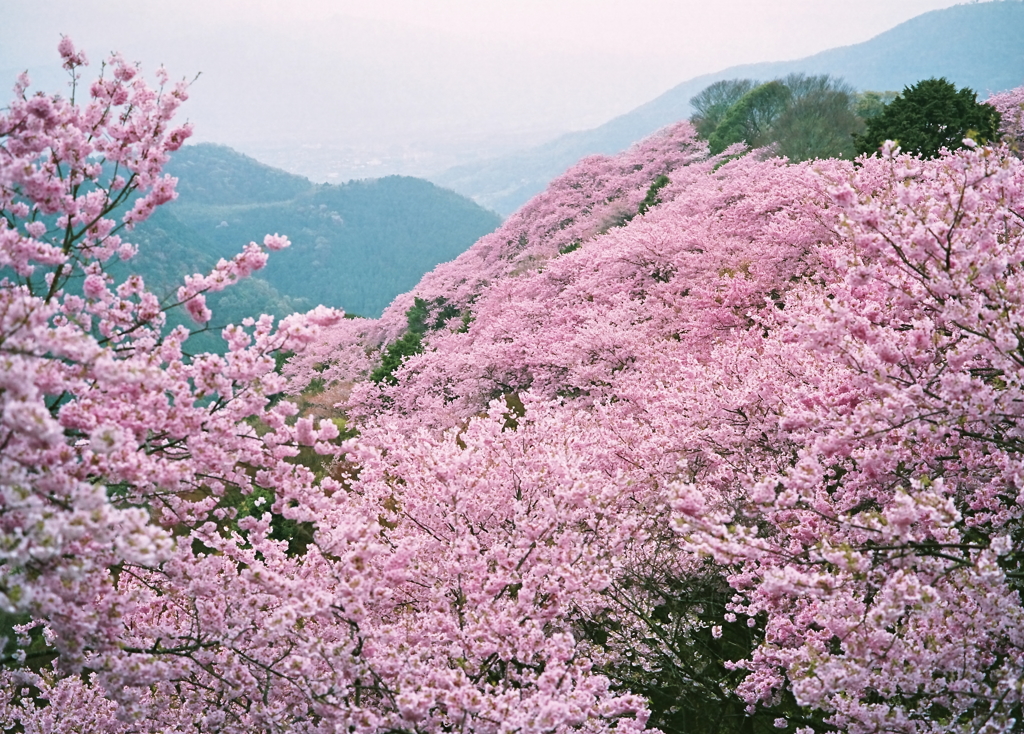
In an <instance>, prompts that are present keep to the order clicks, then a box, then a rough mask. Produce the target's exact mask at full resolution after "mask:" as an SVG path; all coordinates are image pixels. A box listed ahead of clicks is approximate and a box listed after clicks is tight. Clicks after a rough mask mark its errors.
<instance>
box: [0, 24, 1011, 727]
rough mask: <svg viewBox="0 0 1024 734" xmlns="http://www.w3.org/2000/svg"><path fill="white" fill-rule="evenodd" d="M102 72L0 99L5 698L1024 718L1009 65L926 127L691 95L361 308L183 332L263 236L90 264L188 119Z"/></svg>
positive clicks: (442, 723)
mask: <svg viewBox="0 0 1024 734" xmlns="http://www.w3.org/2000/svg"><path fill="white" fill-rule="evenodd" d="M60 50H61V53H62V57H63V59H64V63H65V66H66V68H67V69H68V70H69V71H70V72H71V73H72V74H77V73H80V72H81V69H82V67H83V65H84V64H85V57H84V55H83V54H81V52H79V51H77V50H76V49H75V48H74V46H73V45H72V44H71V42H70V40H68V39H64V41H63V42H62V44H61V49H60ZM105 74H106V76H105V77H104V78H101V79H99V80H98V81H96V82H95V83H94V84H93V85H92V86H90V87H89V89H88V92H87V93H86V92H84V91H81V96H82V97H84V98H86V99H85V100H84V101H82V100H78V101H75V100H69V99H64V98H61V97H48V96H46V95H36V94H31V93H30V92H29V91H28V90H29V86H28V80H27V79H24V78H23V79H21V80H20V81H19V83H18V86H17V87H16V90H15V91H16V98H15V100H14V102H13V103H12V104H11V106H10V107H9V108H8V109H7V110H5V111H4V112H3V114H0V143H2V151H3V154H4V156H2V157H0V209H2V214H3V216H0V255H2V257H3V261H2V265H3V268H4V279H3V280H2V281H0V360H2V362H0V363H2V365H3V369H2V370H0V447H2V448H0V532H2V535H0V539H2V545H0V612H2V617H0V623H2V625H3V627H2V629H0V635H3V637H4V638H5V639H4V646H3V650H2V654H3V658H2V661H0V663H2V664H0V692H2V693H0V724H2V725H3V727H4V728H5V729H6V730H12V731H26V732H167V731H199V732H230V733H237V734H242V733H243V732H245V733H246V734H248V733H249V732H288V733H292V732H316V733H318V734H319V733H324V734H326V733H327V732H339V731H340V732H349V733H352V734H363V733H369V732H374V733H376V732H381V733H383V732H417V733H422V734H427V733H428V732H429V733H431V734H435V733H436V734H440V733H441V732H481V733H484V732H487V733H491V732H494V733H499V732H500V733H501V734H547V733H557V734H569V733H570V732H581V733H585V734H600V733H604V732H622V733H626V732H638V731H641V730H644V729H659V730H661V731H664V732H680V733H682V732H768V731H778V732H801V734H809V733H810V732H829V731H844V732H853V733H857V734H859V733H861V732H863V733H865V734H866V733H867V732H878V731H893V732H948V731H954V732H996V731H1015V730H1019V728H1020V723H1019V722H1020V721H1022V704H1024V692H1022V679H1021V677H1020V675H1021V670H1024V605H1022V600H1021V597H1020V592H1021V587H1022V578H1024V568H1022V565H1021V564H1022V560H1024V527H1022V514H1024V509H1022V507H1024V505H1022V492H1024V421H1022V413H1024V407H1022V406H1024V346H1022V344H1024V343H1022V341H1021V339H1022V338H1024V164H1022V162H1021V160H1020V159H1019V158H1018V157H1017V151H1016V149H1015V147H1014V146H1015V145H1016V143H1017V142H1019V140H1020V138H1021V128H1020V119H1021V118H1020V114H1019V112H1020V110H1021V105H1022V103H1024V95H1022V93H1021V92H1020V91H1018V92H1015V93H1012V94H1008V95H1005V96H1002V97H1000V98H998V99H997V100H994V102H995V103H996V104H997V105H998V106H999V107H1000V110H1001V111H1002V113H1003V119H1004V124H1005V129H1004V131H1003V132H1004V140H1006V141H1007V142H1006V143H1004V144H1001V145H999V146H997V147H978V146H976V145H970V144H969V145H968V147H967V148H966V149H965V150H961V151H957V152H955V153H946V154H944V155H942V156H940V157H939V158H937V159H935V160H922V159H919V158H914V157H908V156H904V155H901V154H900V153H899V152H898V150H896V149H894V148H893V147H892V146H891V145H890V146H887V147H886V148H884V149H883V151H882V154H881V155H880V156H877V157H871V158H862V159H859V160H858V161H856V162H844V161H836V160H824V161H811V162H806V163H802V164H798V165H794V164H790V163H788V162H787V161H785V160H782V159H779V158H772V157H771V156H770V152H767V151H754V152H749V151H745V150H743V149H742V148H741V147H740V146H734V147H733V148H730V149H727V150H726V151H724V152H723V153H722V154H720V155H718V156H710V155H709V153H708V151H707V148H706V145H705V144H704V143H702V142H700V141H698V140H697V139H696V138H695V135H694V132H693V130H692V128H691V127H690V126H689V124H687V123H682V124H679V125H676V126H673V127H670V128H668V129H666V130H664V131H663V132H662V133H660V134H658V135H656V136H654V137H652V138H650V139H648V140H646V141H644V142H643V143H641V144H640V145H638V146H636V147H635V148H633V149H631V150H630V151H628V152H626V153H624V154H622V155H620V156H617V157H614V158H591V159H587V160H584V161H582V162H581V163H580V164H578V165H577V166H576V167H574V168H573V169H571V170H570V171H569V172H568V173H566V174H565V175H564V176H562V177H561V178H559V179H558V180H557V181H556V182H554V184H552V186H551V187H550V188H549V189H548V190H547V191H546V192H545V193H544V194H542V195H540V196H539V197H537V198H536V199H534V200H533V201H532V202H531V203H530V204H528V205H527V206H526V207H524V208H523V209H522V210H521V211H520V212H518V213H517V214H516V215H514V216H513V217H512V218H510V219H509V220H508V221H507V222H506V223H505V225H504V226H503V227H502V228H501V229H500V230H498V231H497V232H496V233H494V234H492V235H488V236H487V237H485V238H483V239H482V240H480V241H479V242H478V243H477V244H476V245H474V247H473V248H471V249H470V250H469V251H468V252H467V253H465V254H464V255H463V256H461V257H460V258H458V259H457V260H455V261H453V262H452V263H449V264H446V265H442V266H440V267H438V268H437V269H435V270H434V271H433V272H432V273H430V274H429V275H428V276H426V277H425V278H424V280H423V281H422V282H421V283H420V285H419V286H418V288H417V289H416V290H414V291H413V292H412V293H410V294H408V295H407V296H403V297H401V298H399V299H398V300H397V301H396V302H395V303H394V304H393V305H392V306H391V308H390V309H389V310H388V311H386V312H385V313H384V315H383V317H382V318H381V319H380V320H376V321H369V320H365V319H353V320H343V319H342V318H341V314H339V313H338V312H334V311H331V310H329V309H324V308H318V309H315V310H314V311H312V312H310V313H309V314H306V315H304V316H298V315H296V316H292V317H289V318H287V319H285V320H283V321H282V322H281V323H280V324H278V325H276V326H275V325H274V324H273V320H272V319H271V318H269V317H262V318H259V319H246V320H245V321H244V322H243V323H242V324H241V325H236V326H231V327H228V328H227V329H225V330H224V331H223V334H222V336H223V338H224V339H225V341H226V342H227V344H228V351H227V353H226V354H224V355H223V356H221V355H216V354H204V355H194V356H189V355H186V354H184V353H183V351H182V348H181V345H182V343H183V342H184V340H185V338H186V337H187V336H188V329H185V328H184V327H178V328H176V329H173V330H170V331H167V329H166V328H165V327H166V316H165V310H166V308H169V307H176V306H181V307H182V308H183V309H184V310H185V311H186V312H187V313H188V314H189V315H190V316H191V318H192V319H193V320H194V321H195V322H196V323H197V324H198V326H197V327H196V328H201V327H202V325H203V324H205V323H207V322H208V321H209V319H210V317H211V314H210V309H209V307H208V305H207V303H206V301H205V296H206V294H208V293H210V292H214V291H220V290H222V289H224V288H226V287H230V285H231V284H233V283H234V282H236V281H238V280H239V279H241V278H244V277H246V276H248V275H249V274H251V273H252V272H254V271H256V270H258V269H259V268H261V267H262V266H263V265H264V264H265V262H266V260H267V258H268V257H272V256H273V255H272V253H271V254H268V253H266V252H264V250H263V248H262V247H260V246H259V245H257V244H255V243H250V244H249V245H247V246H245V247H244V249H243V250H242V252H241V253H240V254H239V255H237V256H236V257H235V258H233V259H232V260H230V261H227V260H222V261H221V262H220V263H218V265H217V266H216V267H215V268H214V269H213V271H212V272H211V273H209V274H196V275H194V276H190V277H188V278H187V279H186V280H185V282H184V283H183V285H182V286H181V287H180V288H179V289H178V291H177V303H176V304H170V305H168V304H160V303H159V302H158V301H157V299H156V298H155V297H154V296H153V295H152V294H151V293H149V292H148V291H147V290H146V287H145V284H144V283H143V282H142V279H141V278H138V277H137V276H133V277H131V278H129V279H127V280H126V281H125V282H122V283H117V282H114V279H113V278H112V277H111V276H110V275H109V274H108V272H107V269H106V268H107V265H106V264H107V263H108V262H109V261H111V259H112V258H114V257H115V256H117V257H122V258H130V257H132V255H133V253H134V247H133V246H132V245H131V244H130V243H129V242H127V241H126V239H122V238H128V237H130V233H131V228H132V226H133V225H134V224H135V223H136V222H138V221H142V220H143V219H145V218H146V217H147V216H148V215H149V214H150V213H151V212H152V211H153V209H154V208H155V207H156V206H158V205H160V204H162V203H164V202H166V201H168V200H169V199H170V198H172V197H173V186H174V181H173V179H170V178H167V177H162V176H161V175H160V170H161V167H162V165H163V164H164V163H166V161H167V158H168V156H169V155H170V154H172V153H173V151H174V150H176V149H177V148H178V147H179V146H180V145H181V142H182V141H183V140H184V139H185V138H187V137H188V135H189V133H190V130H189V128H187V127H182V128H175V127H172V126H171V125H170V119H171V117H172V115H173V113H174V111H175V109H176V108H177V107H178V105H179V104H180V103H181V102H182V101H184V99H185V98H186V97H187V85H185V84H179V85H176V86H171V85H170V84H169V83H168V82H167V79H166V76H164V77H163V79H162V80H161V84H162V87H161V88H160V89H158V90H153V89H151V88H150V87H148V86H147V84H146V82H145V81H144V80H143V78H142V77H141V75H140V74H139V70H138V69H137V67H133V66H130V65H128V64H126V63H125V62H124V60H123V59H121V58H120V57H117V56H114V57H112V58H111V59H110V61H109V62H108V65H107V67H106V68H105ZM103 163H106V164H107V165H102V164H103ZM132 194H137V195H138V198H137V200H136V201H137V203H136V204H135V205H134V207H133V208H132V209H131V210H130V211H128V212H127V213H125V212H122V211H120V207H121V206H122V205H123V204H124V203H125V202H126V201H128V199H129V196H130V195H132ZM288 244H289V243H288V241H287V239H285V238H284V237H282V236H278V235H268V236H267V237H266V238H265V239H264V247H265V248H266V249H268V250H279V249H281V248H283V247H286V246H287V245H288ZM74 279H78V280H80V281H81V283H80V286H81V287H80V289H79V290H72V289H69V287H68V286H69V284H72V283H73V282H74ZM288 355H291V356H290V357H289V356H288ZM324 388H327V392H326V393H322V394H321V402H322V395H323V394H329V395H336V396H338V397H340V398H341V402H340V403H339V404H338V406H337V408H336V412H335V413H334V414H333V415H330V416H327V417H326V418H321V419H317V418H315V417H314V416H313V415H311V414H310V412H309V410H308V408H309V406H310V404H311V403H312V402H314V398H315V395H314V393H316V392H317V391H318V390H323V389H324ZM289 394H290V395H291V397H289ZM317 410H319V411H320V412H323V406H322V405H321V406H318V407H317ZM328 418H329V419H328Z"/></svg>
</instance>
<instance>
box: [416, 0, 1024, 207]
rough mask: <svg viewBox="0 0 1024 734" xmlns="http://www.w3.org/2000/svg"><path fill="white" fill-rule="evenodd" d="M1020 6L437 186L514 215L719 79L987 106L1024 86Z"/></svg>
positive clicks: (904, 27) (648, 109) (885, 39)
mask: <svg viewBox="0 0 1024 734" xmlns="http://www.w3.org/2000/svg"><path fill="white" fill-rule="evenodd" d="M1022 39H1024V2H1021V1H1020V0H1003V1H1002V2H987V3H977V4H971V5H957V6H954V7H952V8H947V9H945V10H934V11H931V12H929V13H924V14H923V15H919V16H917V17H916V18H912V19H911V20H908V21H907V22H905V23H901V24H900V25H898V26H896V27H895V28H892V29H891V30H888V31H886V32H885V33H882V34H880V35H878V36H875V37H874V38H872V39H871V40H869V41H865V42H864V43H859V44H856V45H853V46H844V47H842V48H835V49H831V50H829V51H823V52H822V53H819V54H816V55H814V56H809V57H807V58H804V59H798V60H796V61H779V62H770V63H761V64H746V65H743V66H734V67H730V68H728V69H724V70H722V71H719V72H717V73H714V74H705V75H704V76H700V77H697V78H695V79H691V80H689V81H687V82H683V83H682V84H680V85H678V86H676V87H674V88H673V89H670V90H669V91H668V92H665V94H663V95H661V96H660V97H657V98H656V99H654V100H651V101H650V102H648V103H647V104H645V105H642V106H641V107H638V108H637V109H635V110H633V111H632V112H628V113H626V114H625V115H622V116H620V117H617V118H615V119H614V120H611V121H610V122H608V123H606V124H604V125H602V126H600V127H598V128H595V129H593V130H586V131H583V132H578V133H569V134H567V135H563V136H562V137H560V138H557V139H556V140H553V141H551V142H549V143H546V144H544V145H541V146H538V147H536V148H531V149H528V150H525V151H522V152H519V153H515V154H511V155H507V156H503V157H500V158H494V159H490V160H486V161H481V162H479V163H475V164H467V165H463V166H457V167H455V168H451V169H448V170H447V171H444V172H442V173H439V174H437V175H435V176H432V177H431V180H432V181H434V182H435V183H437V184H440V185H441V186H445V187H448V188H451V189H454V190H455V191H458V192H459V193H461V194H465V195H466V196H469V197H471V198H472V199H473V200H474V201H476V202H478V203H479V204H481V205H483V206H485V207H488V208H490V209H494V210H495V211H498V212H500V213H502V214H505V215H507V214H510V213H511V212H513V211H515V210H516V209H518V208H519V206H521V205H522V204H523V203H525V202H526V201H527V200H528V199H530V198H531V197H532V196H533V195H535V194H537V193H539V192H540V191H542V190H543V189H544V188H545V186H546V185H547V183H548V182H549V181H550V180H551V179H553V178H554V177H555V176H557V175H558V174H560V173H562V172H563V171H564V170H566V169H567V168H568V167H569V166H571V165H572V164H573V163H575V162H576V161H578V160H579V159H580V158H582V157H584V156H587V155H592V154H595V153H600V154H605V155H610V154H612V153H616V152H618V151H620V150H622V149H624V148H626V147H628V146H629V145H631V144H632V143H634V142H635V141H637V140H640V139H641V138H643V137H645V136H647V135H649V134H650V133H652V132H654V131H655V130H657V129H659V128H661V127H664V126H665V125H668V124H670V123H672V122H676V121H678V120H682V119H684V118H686V117H689V115H690V114H691V112H692V109H691V107H690V98H691V97H693V96H694V95H695V94H697V92H699V91H700V90H702V89H703V88H704V87H706V86H707V85H709V84H711V83H712V82H715V81H718V80H720V79H735V78H751V79H762V80H768V79H773V78H776V77H781V76H784V75H786V74H790V73H795V72H802V73H805V74H831V75H833V76H840V77H843V78H844V79H845V80H846V81H847V82H849V83H850V84H852V85H853V86H854V87H856V88H858V89H862V90H867V89H874V90H879V91H884V90H895V91H899V90H901V89H903V88H904V87H905V86H908V85H910V84H913V83H914V82H917V81H919V80H921V79H926V78H928V77H939V76H944V77H946V78H947V79H949V80H950V81H952V82H954V83H956V84H957V85H958V86H969V87H971V88H972V89H974V90H975V91H977V92H979V94H980V95H981V96H982V97H984V96H986V95H987V94H988V93H989V92H996V91H1001V90H1004V89H1010V88H1012V87H1016V86H1018V85H1020V84H1022V83H1024V40H1022Z"/></svg>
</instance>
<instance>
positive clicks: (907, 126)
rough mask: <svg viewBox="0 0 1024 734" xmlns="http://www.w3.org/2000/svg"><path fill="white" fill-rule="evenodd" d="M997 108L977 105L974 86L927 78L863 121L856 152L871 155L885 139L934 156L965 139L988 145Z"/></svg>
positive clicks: (992, 137)
mask: <svg viewBox="0 0 1024 734" xmlns="http://www.w3.org/2000/svg"><path fill="white" fill-rule="evenodd" d="M999 121H1000V115H999V112H998V111H997V110H996V109H995V108H994V107H992V106H991V105H989V104H985V103H979V102H978V100H977V97H976V95H975V93H974V91H973V90H971V89H970V88H968V87H962V88H960V89H957V88H956V86H955V85H954V84H952V83H951V82H949V81H947V80H946V79H945V78H940V79H935V78H932V79H925V80H923V81H920V82H918V83H917V84H914V85H913V86H910V87H907V88H905V89H904V90H903V92H902V93H901V94H900V95H899V96H898V97H896V98H895V99H894V100H893V101H892V102H890V103H889V104H887V105H886V106H885V107H884V109H883V110H882V111H881V112H880V113H879V114H877V115H875V116H874V117H871V118H870V119H868V121H867V129H866V130H865V132H864V134H863V135H859V136H857V137H856V142H857V151H858V152H859V153H874V152H876V151H877V150H878V149H879V147H880V146H881V145H882V144H883V143H884V142H885V141H886V140H893V141H895V142H897V143H898V144H899V146H900V148H901V149H902V150H904V151H906V152H908V153H915V154H918V155H921V156H924V157H925V158H934V157H935V156H937V155H938V154H939V151H940V150H941V149H942V148H946V149H947V150H957V149H959V148H962V147H963V140H964V138H972V139H974V140H975V141H976V142H979V143H986V142H990V141H992V140H995V138H996V136H997V135H998V131H999Z"/></svg>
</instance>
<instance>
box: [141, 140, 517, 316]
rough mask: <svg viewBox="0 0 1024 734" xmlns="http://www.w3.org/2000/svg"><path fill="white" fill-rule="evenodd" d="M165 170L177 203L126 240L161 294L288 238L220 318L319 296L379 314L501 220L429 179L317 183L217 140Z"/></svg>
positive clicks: (219, 305)
mask: <svg viewBox="0 0 1024 734" xmlns="http://www.w3.org/2000/svg"><path fill="white" fill-rule="evenodd" d="M165 170H166V171H167V172H168V173H170V174H172V175H174V176H177V177H178V187H177V190H178V199H177V200H176V201H174V202H172V203H170V204H168V205H166V206H164V207H161V208H159V209H158V210H157V211H156V213H155V214H154V215H153V217H152V218H151V219H150V220H149V221H147V222H145V223H144V224H143V225H142V226H140V227H139V228H138V229H137V230H136V231H135V232H133V233H132V234H131V237H130V239H131V240H132V241H134V242H137V243H139V244H140V253H139V255H138V257H137V258H135V259H134V260H133V261H131V263H130V264H129V267H130V268H131V269H132V270H134V271H137V272H140V273H142V274H143V275H144V276H145V277H146V279H147V281H148V282H150V283H152V284H153V286H154V290H155V291H156V292H158V293H161V292H166V293H171V292H172V289H173V288H174V287H176V286H177V285H178V284H179V283H180V281H181V278H182V276H183V275H185V274H188V273H193V272H197V271H206V270H208V269H209V268H210V267H212V265H213V264H214V263H215V262H216V261H217V260H218V259H219V258H221V257H223V258H230V257H231V256H233V255H234V254H235V253H237V252H238V251H239V250H240V249H241V248H242V247H243V246H244V245H245V244H246V243H248V242H249V241H252V240H255V241H257V242H262V240H263V236H264V235H265V234H268V233H280V234H283V235H287V236H288V238H289V239H291V241H292V246H291V247H290V248H288V249H286V250H283V251H281V252H275V253H273V254H272V256H271V258H270V263H269V264H268V266H267V268H266V269H264V270H263V271H261V272H260V273H259V276H260V277H259V278H258V279H253V280H252V281H250V282H248V283H245V284H242V285H240V286H238V287H235V288H232V289H229V290H228V291H225V292H224V293H223V294H218V295H217V296H216V297H212V298H210V299H209V300H210V304H211V307H212V308H213V310H214V316H215V322H217V323H221V324H222V323H226V322H227V321H233V320H237V319H239V318H241V317H242V316H243V315H249V314H253V313H260V312H268V313H274V314H276V315H282V314H283V313H287V312H290V311H293V310H297V309H306V308H310V307H312V306H314V305H316V304H319V303H323V304H325V305H329V306H336V307H339V308H343V309H345V311H347V312H350V313H356V314H359V315H363V316H378V315H380V312H381V311H382V310H383V309H384V307H385V306H387V305H388V303H390V302H391V300H392V299H393V298H394V297H395V296H396V295H398V294H399V293H402V292H405V291H407V290H409V289H410V288H412V287H413V286H414V285H415V284H416V283H417V282H418V281H419V279H420V278H421V277H422V276H423V274H424V273H426V272H427V271H429V270H430V269H432V268H433V267H434V266H435V265H437V264H438V263H441V262H445V261H447V260H451V259H453V258H454V257H456V256H457V255H459V254H460V253H461V252H463V251H464V250H466V249H467V248H468V247H469V246H470V245H471V244H472V243H473V242H475V241H476V240H477V239H478V238H480V237H481V236H482V235H484V234H486V233H488V232H490V231H491V230H493V229H494V228H496V227H497V226H498V225H499V224H500V221H501V220H500V218H499V217H498V216H497V215H496V214H494V213H493V212H490V211H487V210H486V209H483V208H482V207H480V206H478V205H477V204H475V203H473V202H472V201H470V200H469V199H467V198H465V197H463V196H460V195H459V194H456V193H454V192H452V191H448V190H446V189H442V188H440V187H438V186H435V185H434V184H432V183H429V182H427V181H424V180H421V179H415V178H408V177H401V176H389V177H387V178H383V179H369V180H365V181H352V182H349V183H347V184H342V185H331V184H321V185H317V184H313V183H311V182H310V181H308V180H307V179H305V178H302V177H301V176H295V175H292V174H289V173H286V172H284V171H280V170H277V169H274V168H271V167H270V166H266V165H264V164H262V163H259V162H258V161H256V160H253V159H252V158H249V157H248V156H245V155H242V154H240V153H237V152H236V151H233V150H231V149H230V148H226V147H223V146H217V145H210V144H200V145H191V146H186V147H184V148H182V149H181V150H180V151H178V152H177V153H176V154H175V155H174V157H173V158H172V159H171V161H170V162H169V163H168V165H167V166H166V169H165Z"/></svg>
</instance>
